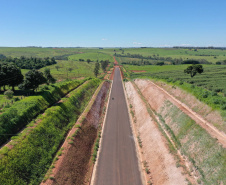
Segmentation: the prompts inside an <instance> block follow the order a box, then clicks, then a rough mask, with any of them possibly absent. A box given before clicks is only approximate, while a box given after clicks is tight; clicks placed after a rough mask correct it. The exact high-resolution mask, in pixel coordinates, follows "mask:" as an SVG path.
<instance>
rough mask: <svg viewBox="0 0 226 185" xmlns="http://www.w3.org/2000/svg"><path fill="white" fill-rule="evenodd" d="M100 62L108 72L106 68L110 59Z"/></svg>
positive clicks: (104, 70)
mask: <svg viewBox="0 0 226 185" xmlns="http://www.w3.org/2000/svg"><path fill="white" fill-rule="evenodd" d="M100 63H101V68H102V70H103V72H106V68H107V66H108V63H109V61H108V60H105V61H103V60H101V61H100Z"/></svg>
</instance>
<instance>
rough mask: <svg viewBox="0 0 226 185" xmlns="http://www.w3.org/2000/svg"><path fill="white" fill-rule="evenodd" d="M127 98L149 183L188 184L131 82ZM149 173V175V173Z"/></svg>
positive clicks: (166, 184)
mask: <svg viewBox="0 0 226 185" xmlns="http://www.w3.org/2000/svg"><path fill="white" fill-rule="evenodd" d="M125 87H126V92H127V97H128V100H129V103H130V108H131V107H132V108H131V111H132V112H133V122H134V123H133V124H134V127H135V134H136V137H137V138H139V143H140V144H139V145H140V146H142V147H140V148H139V150H140V153H141V156H142V162H143V165H144V169H143V170H144V171H145V173H146V176H147V177H146V178H147V181H150V182H151V183H153V184H159V185H160V184H161V185H163V184H164V185H169V184H180V185H184V184H187V183H186V180H185V179H186V177H185V176H184V175H182V173H183V169H182V168H181V167H180V168H177V167H176V162H177V161H176V160H175V159H174V156H173V155H172V154H171V153H170V151H169V148H168V146H167V144H166V143H167V141H166V139H165V138H164V136H163V135H162V133H161V132H160V131H159V128H158V126H157V124H156V122H155V120H154V119H153V118H152V117H151V116H150V115H149V113H148V111H147V108H146V105H145V103H144V102H143V100H142V99H141V98H140V96H139V94H138V92H137V91H136V89H135V88H134V86H133V85H132V83H131V82H127V83H126V84H125ZM148 171H149V173H147V172H148Z"/></svg>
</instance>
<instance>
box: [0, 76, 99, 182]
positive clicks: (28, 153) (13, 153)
mask: <svg viewBox="0 0 226 185" xmlns="http://www.w3.org/2000/svg"><path fill="white" fill-rule="evenodd" d="M99 84H100V80H98V79H93V80H90V81H89V82H88V83H86V84H84V85H82V86H80V87H79V88H78V89H76V90H74V91H72V92H71V93H70V96H68V97H67V98H64V101H63V102H61V103H59V104H58V105H56V106H53V107H51V108H50V109H48V110H47V111H46V112H45V114H44V115H43V117H42V121H41V122H40V123H39V124H38V125H37V127H35V129H34V130H32V132H31V133H30V134H29V135H28V136H27V137H26V138H25V139H24V140H23V141H22V142H21V143H20V144H18V145H16V146H15V147H14V148H13V149H12V150H10V151H9V152H8V153H7V155H5V156H4V157H3V158H2V159H1V161H0V184H20V185H21V184H39V183H40V181H41V180H42V178H43V177H44V174H45V173H46V171H47V169H48V167H49V166H50V164H51V162H52V160H53V158H54V156H55V154H56V152H57V150H58V147H59V146H60V144H61V143H62V141H63V139H64V137H65V134H66V133H67V131H68V130H69V129H70V128H71V127H72V125H73V124H74V122H75V120H76V119H77V118H78V115H79V114H80V113H81V112H82V111H83V109H84V107H85V106H86V104H87V103H88V102H89V100H90V98H91V96H92V94H93V93H94V91H95V89H96V88H97V86H98V85H99Z"/></svg>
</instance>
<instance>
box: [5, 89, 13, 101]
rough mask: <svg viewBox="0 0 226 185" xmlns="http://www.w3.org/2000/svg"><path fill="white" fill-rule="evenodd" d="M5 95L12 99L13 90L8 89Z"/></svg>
mask: <svg viewBox="0 0 226 185" xmlns="http://www.w3.org/2000/svg"><path fill="white" fill-rule="evenodd" d="M4 95H5V96H6V98H7V99H12V98H13V91H12V90H10V89H8V90H7V91H5V92H4Z"/></svg>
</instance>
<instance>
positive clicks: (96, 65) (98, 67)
mask: <svg viewBox="0 0 226 185" xmlns="http://www.w3.org/2000/svg"><path fill="white" fill-rule="evenodd" d="M99 69H100V64H99V62H96V63H95V68H94V75H95V76H96V77H97V75H98V74H99Z"/></svg>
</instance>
